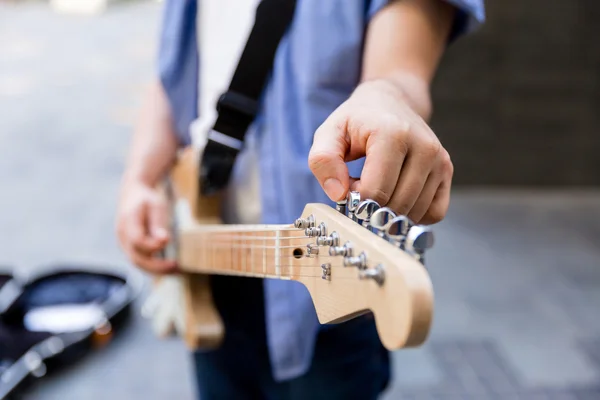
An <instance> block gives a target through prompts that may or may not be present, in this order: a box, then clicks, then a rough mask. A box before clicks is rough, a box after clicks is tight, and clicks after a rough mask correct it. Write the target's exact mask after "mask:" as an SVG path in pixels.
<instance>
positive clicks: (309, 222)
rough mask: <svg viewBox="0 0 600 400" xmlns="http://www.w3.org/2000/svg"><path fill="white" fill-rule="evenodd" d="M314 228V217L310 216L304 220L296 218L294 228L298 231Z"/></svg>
mask: <svg viewBox="0 0 600 400" xmlns="http://www.w3.org/2000/svg"><path fill="white" fill-rule="evenodd" d="M314 226H315V217H314V216H313V215H312V214H311V215H309V216H308V217H306V218H298V219H297V220H296V221H295V222H294V227H295V228H298V229H307V228H313V227H314Z"/></svg>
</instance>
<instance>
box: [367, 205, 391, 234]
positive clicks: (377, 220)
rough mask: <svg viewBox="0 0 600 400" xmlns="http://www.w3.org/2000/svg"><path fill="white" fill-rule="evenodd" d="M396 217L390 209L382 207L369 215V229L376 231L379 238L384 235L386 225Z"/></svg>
mask: <svg viewBox="0 0 600 400" xmlns="http://www.w3.org/2000/svg"><path fill="white" fill-rule="evenodd" d="M395 217H396V214H395V213H394V212H393V211H392V209H391V208H388V207H382V208H380V209H379V210H377V211H375V212H374V213H373V215H371V220H370V223H371V227H372V228H375V229H377V234H378V235H379V236H381V237H383V236H384V235H385V229H386V228H387V224H388V223H389V222H390V221H391V220H392V219H393V218H395Z"/></svg>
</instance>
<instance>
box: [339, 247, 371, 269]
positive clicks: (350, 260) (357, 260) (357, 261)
mask: <svg viewBox="0 0 600 400" xmlns="http://www.w3.org/2000/svg"><path fill="white" fill-rule="evenodd" d="M344 267H356V268H358V269H365V268H367V254H366V253H365V252H364V251H363V252H362V253H360V254H359V255H357V256H355V257H344Z"/></svg>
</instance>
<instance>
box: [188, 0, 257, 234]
mask: <svg viewBox="0 0 600 400" xmlns="http://www.w3.org/2000/svg"><path fill="white" fill-rule="evenodd" d="M259 1H260V0H202V1H200V2H198V47H199V54H200V65H199V69H200V74H199V76H200V79H199V93H200V95H199V101H198V108H199V110H198V112H199V118H198V120H197V121H195V123H194V124H193V125H192V128H191V133H192V141H193V143H194V145H196V146H202V144H203V143H204V141H205V137H206V135H207V134H208V132H209V131H210V130H211V128H212V125H213V123H214V121H215V118H216V116H217V113H216V110H215V105H216V103H217V100H218V98H219V96H220V95H221V94H222V93H224V92H225V91H226V90H227V88H228V86H229V82H230V80H231V77H232V76H233V73H234V71H235V67H236V66H237V62H238V60H239V57H240V55H241V53H242V51H243V49H244V45H245V44H246V39H247V38H248V35H249V34H250V30H251V29H252V25H253V23H254V14H255V10H256V6H257V5H258V3H259ZM244 145H245V148H244V150H243V151H242V152H241V153H240V154H239V155H238V158H237V160H236V170H235V171H234V172H235V173H234V174H232V177H231V181H230V185H229V190H228V191H227V193H226V196H225V198H224V205H223V206H224V207H223V208H224V213H225V215H224V219H225V221H226V222H230V223H232V222H235V223H242V224H252V223H259V222H260V216H261V205H260V191H259V190H260V186H259V174H258V160H257V151H256V142H255V140H254V137H253V135H252V133H251V132H248V134H247V135H246V139H245V144H244Z"/></svg>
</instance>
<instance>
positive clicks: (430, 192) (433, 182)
mask: <svg viewBox="0 0 600 400" xmlns="http://www.w3.org/2000/svg"><path fill="white" fill-rule="evenodd" d="M439 187H440V179H439V177H438V176H437V175H435V174H429V177H428V178H427V181H426V182H425V185H424V186H423V190H422V191H421V193H420V194H419V197H418V198H417V200H416V201H415V204H414V205H413V206H412V208H411V209H410V212H408V218H410V220H411V221H413V222H414V223H415V224H420V223H421V220H422V219H423V216H424V215H425V213H426V212H427V210H429V208H430V207H431V204H432V203H433V199H434V198H435V195H436V193H437V191H438V188H439Z"/></svg>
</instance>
